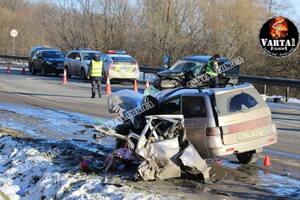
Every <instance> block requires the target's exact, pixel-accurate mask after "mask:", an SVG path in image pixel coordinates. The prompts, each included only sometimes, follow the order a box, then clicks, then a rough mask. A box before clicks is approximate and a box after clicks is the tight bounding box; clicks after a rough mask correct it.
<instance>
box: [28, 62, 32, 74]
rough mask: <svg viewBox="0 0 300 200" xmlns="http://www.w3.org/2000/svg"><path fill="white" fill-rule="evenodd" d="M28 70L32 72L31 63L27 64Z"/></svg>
mask: <svg viewBox="0 0 300 200" xmlns="http://www.w3.org/2000/svg"><path fill="white" fill-rule="evenodd" d="M28 71H29V72H30V73H32V65H31V64H28Z"/></svg>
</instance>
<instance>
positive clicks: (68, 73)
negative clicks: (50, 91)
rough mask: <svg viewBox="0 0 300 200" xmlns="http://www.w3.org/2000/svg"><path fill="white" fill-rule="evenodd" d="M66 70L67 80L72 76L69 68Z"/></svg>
mask: <svg viewBox="0 0 300 200" xmlns="http://www.w3.org/2000/svg"><path fill="white" fill-rule="evenodd" d="M65 68H66V73H67V78H68V79H70V78H71V77H72V75H71V74H70V71H69V69H68V67H67V66H65Z"/></svg>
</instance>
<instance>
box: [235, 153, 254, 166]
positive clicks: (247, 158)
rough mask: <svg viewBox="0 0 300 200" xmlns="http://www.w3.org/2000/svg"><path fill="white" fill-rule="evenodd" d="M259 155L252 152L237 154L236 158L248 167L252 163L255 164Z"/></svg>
mask: <svg viewBox="0 0 300 200" xmlns="http://www.w3.org/2000/svg"><path fill="white" fill-rule="evenodd" d="M258 155H259V153H256V151H255V150H252V151H246V152H243V153H238V154H236V157H237V159H238V160H239V161H240V163H242V164H245V165H248V164H251V163H255V162H256V161H257V159H258Z"/></svg>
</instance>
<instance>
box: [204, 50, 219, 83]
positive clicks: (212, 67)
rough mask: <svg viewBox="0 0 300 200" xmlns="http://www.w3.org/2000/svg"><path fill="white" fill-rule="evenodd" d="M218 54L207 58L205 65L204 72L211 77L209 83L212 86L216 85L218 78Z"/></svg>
mask: <svg viewBox="0 0 300 200" xmlns="http://www.w3.org/2000/svg"><path fill="white" fill-rule="evenodd" d="M219 59H220V55H219V54H215V55H214V56H212V57H211V58H210V59H209V62H208V63H207V65H206V68H205V73H206V74H207V75H208V76H209V77H211V79H210V84H211V86H212V87H216V85H218V84H219V78H218V70H219V65H218V62H219Z"/></svg>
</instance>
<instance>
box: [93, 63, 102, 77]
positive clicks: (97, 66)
mask: <svg viewBox="0 0 300 200" xmlns="http://www.w3.org/2000/svg"><path fill="white" fill-rule="evenodd" d="M91 76H102V61H94V60H92V72H91Z"/></svg>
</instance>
